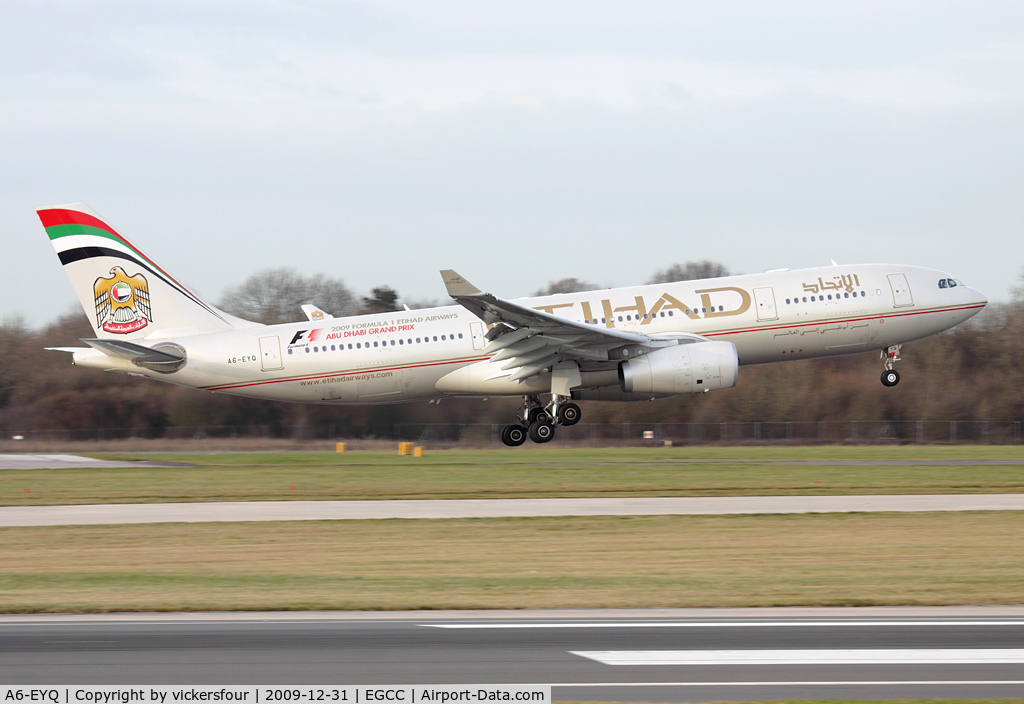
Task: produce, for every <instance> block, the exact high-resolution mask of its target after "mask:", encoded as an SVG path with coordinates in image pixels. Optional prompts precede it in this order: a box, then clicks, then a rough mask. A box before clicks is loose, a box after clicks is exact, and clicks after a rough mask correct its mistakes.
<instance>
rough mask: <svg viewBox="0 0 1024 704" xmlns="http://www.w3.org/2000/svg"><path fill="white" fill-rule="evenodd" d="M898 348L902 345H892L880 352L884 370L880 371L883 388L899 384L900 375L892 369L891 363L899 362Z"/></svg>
mask: <svg viewBox="0 0 1024 704" xmlns="http://www.w3.org/2000/svg"><path fill="white" fill-rule="evenodd" d="M900 347H902V345H892V346H891V347H889V349H887V350H884V351H883V352H882V358H883V359H884V360H885V369H884V371H882V385H883V386H896V384H898V383H900V373H899V372H898V371H896V370H895V369H893V368H892V365H893V362H898V361H900Z"/></svg>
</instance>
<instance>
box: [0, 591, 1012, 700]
mask: <svg viewBox="0 0 1024 704" xmlns="http://www.w3.org/2000/svg"><path fill="white" fill-rule="evenodd" d="M595 653H597V654H603V655H601V656H598V657H595ZM608 653H615V654H618V655H617V657H618V658H619V661H620V662H623V658H625V661H627V662H628V664H606V663H607V662H612V659H609V658H608V657H606V655H607V654H608ZM652 654H653V655H652ZM655 662H661V663H663V664H654V663H655ZM684 663H685V664H684ZM0 681H3V682H4V683H5V684H12V685H13V684H30V683H31V684H54V685H57V684H111V685H114V684H117V685H130V684H154V685H157V684H174V683H181V682H188V683H192V684H325V685H326V684H337V685H340V684H346V685H359V684H550V685H553V687H554V689H553V696H554V698H555V699H556V700H558V699H562V700H564V699H577V700H604V701H711V700H729V699H783V698H809V697H832V698H855V697H856V698H898V697H915V698H916V697H920V698H925V697H979V698H980V697H1009V696H1019V695H1020V693H1021V691H1024V609H1022V608H1020V607H1005V608H1001V607H992V608H973V609H972V608H970V607H966V608H965V607H951V608H916V609H915V608H889V609H764V610H755V609H749V610H748V609H718V610H643V611H634V612H623V611H618V612H601V611H596V610H595V611H585V612H566V611H562V612H462V613H452V612H444V613H430V612H424V613H417V612H403V613H395V614H365V613H362V614H360V613H356V614H346V613H320V614H318V613H292V614H286V613H272V614H257V613H253V614H195V615H190V614H134V615H133V614H125V615H87V616H81V617H71V616H59V615H56V616H4V617H0Z"/></svg>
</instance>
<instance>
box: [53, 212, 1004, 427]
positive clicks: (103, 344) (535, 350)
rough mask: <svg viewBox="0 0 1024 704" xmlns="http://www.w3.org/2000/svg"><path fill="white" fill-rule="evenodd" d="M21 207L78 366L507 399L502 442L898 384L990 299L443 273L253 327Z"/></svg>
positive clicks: (923, 276)
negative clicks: (524, 282) (832, 388)
mask: <svg viewBox="0 0 1024 704" xmlns="http://www.w3.org/2000/svg"><path fill="white" fill-rule="evenodd" d="M37 212H38V215H39V218H40V220H41V221H42V224H43V227H44V228H45V230H46V233H47V235H48V236H49V238H50V241H51V242H52V243H53V246H54V248H55V249H56V251H57V255H58V257H59V259H60V261H61V264H62V265H63V266H64V270H65V271H66V272H67V275H68V277H69V278H70V279H71V283H72V286H73V287H74V289H75V293H76V294H77V295H78V298H79V299H80V301H81V303H82V307H83V308H84V309H85V312H86V315H87V316H88V317H89V320H90V323H91V324H92V327H93V330H94V333H95V337H93V338H85V339H82V342H84V343H86V344H87V345H88V347H59V348H48V349H55V350H58V351H62V352H69V353H71V354H72V360H73V363H74V364H76V365H78V366H83V367H93V368H96V369H103V370H106V371H117V372H125V373H128V374H133V375H138V376H144V377H148V378H150V379H157V380H159V381H168V382H171V383H174V384H180V385H183V386H190V387H193V388H198V389H205V390H208V391H213V392H219V393H229V394H238V395H241V396H250V397H254V398H262V399H272V400H276V401H296V402H304V403H320V404H382V403H400V402H407V401H418V400H427V399H429V400H434V401H438V400H439V399H442V398H446V397H453V396H466V397H490V396H516V397H522V398H523V405H522V407H521V408H520V409H519V410H518V411H517V412H516V413H515V419H514V421H513V422H512V423H510V424H509V425H507V426H505V427H504V429H503V430H502V433H501V439H502V441H503V442H504V443H505V444H506V445H508V446H512V447H514V446H518V445H522V444H523V443H524V442H526V440H527V438H529V439H530V440H532V441H534V442H537V443H545V442H549V441H550V440H552V439H553V438H554V436H555V430H556V428H558V427H560V426H571V425H574V424H576V423H578V422H579V421H580V418H581V410H580V407H579V405H577V404H576V403H575V401H579V400H598V401H648V400H654V399H658V398H666V397H669V396H675V395H678V394H697V393H707V392H710V391H718V390H722V389H729V388H732V387H734V386H735V385H736V383H737V378H738V374H739V368H740V366H743V365H748V364H765V363H768V362H780V361H790V360H797V359H810V358H816V357H833V356H838V355H847V354H855V353H859V352H864V351H868V350H880V354H881V359H882V383H883V384H884V385H885V386H889V387H892V386H896V384H898V383H899V380H900V375H899V373H898V372H897V371H896V369H895V368H894V366H893V365H894V363H895V362H896V361H898V360H899V359H900V357H899V353H900V348H901V346H902V345H904V344H906V343H907V342H910V341H913V340H918V339H921V338H924V337H927V336H929V335H934V334H936V333H939V332H941V331H943V330H948V329H950V328H952V327H954V326H955V325H959V324H960V323H962V322H964V321H965V320H967V319H969V318H970V317H972V316H973V315H975V314H977V313H978V312H979V311H980V310H981V309H982V308H984V307H985V305H986V304H987V302H988V301H987V299H986V298H985V296H984V295H982V293H981V292H980V291H978V290H976V289H974V288H972V287H971V286H967V285H965V284H964V283H963V282H961V281H960V280H959V279H955V278H953V277H951V276H950V275H949V274H946V273H944V272H941V271H937V270H935V269H927V268H923V267H918V266H899V265H891V264H858V265H849V266H840V265H836V264H835V262H832V266H827V267H819V268H814V269H799V270H793V271H790V270H788V269H775V270H772V271H768V272H766V273H764V274H750V275H743V276H727V277H721V278H714V279H704V280H699V281H680V282H676V283H664V284H650V285H645V286H631V287H625V288H614V289H605V290H597V291H586V292H582V293H564V294H555V295H550V296H534V297H527V298H518V299H514V300H510V299H504V298H499V297H497V296H494V295H492V294H490V293H485V292H484V291H482V290H480V289H478V288H477V287H475V286H473V285H472V284H471V283H469V282H468V281H467V280H466V279H464V278H463V277H461V276H460V275H459V274H457V273H456V272H454V271H452V270H443V271H441V277H442V280H443V282H444V285H445V287H446V289H447V292H448V295H449V296H451V298H452V299H453V300H454V301H455V305H448V306H442V307H436V308H425V309H421V310H404V311H396V312H393V313H375V314H371V315H356V316H346V317H338V318H336V317H333V316H331V315H330V314H329V313H326V312H325V311H323V310H320V309H319V308H318V307H316V306H315V305H314V304H313V303H310V304H307V305H304V306H303V307H302V308H303V312H304V313H305V314H306V320H304V321H302V322H295V323H284V324H280V325H263V324H260V323H255V322H251V321H247V320H242V319H240V318H237V317H235V316H232V315H229V314H228V313H225V312H224V311H221V310H218V309H217V308H216V307H214V306H212V305H210V304H209V303H207V302H205V301H203V300H202V299H201V298H200V297H199V296H197V295H196V294H194V293H193V292H192V291H190V290H189V289H188V288H186V287H185V286H184V285H183V284H181V283H180V282H179V281H178V280H177V279H175V278H174V277H173V276H171V275H170V274H169V273H168V272H167V271H165V270H164V269H163V268H161V267H160V265H158V264H157V263H156V262H154V261H153V260H152V259H150V258H149V257H147V256H146V255H145V254H143V252H142V251H141V250H140V249H139V248H138V247H136V246H135V245H133V244H132V243H131V242H129V241H128V240H127V239H126V238H125V237H123V236H122V235H121V234H119V233H118V232H117V231H116V230H115V229H114V228H113V227H111V226H110V225H108V224H107V223H106V221H104V220H103V219H102V218H100V216H99V215H97V214H96V213H95V212H93V211H92V210H91V209H89V207H88V206H86V205H84V204H81V203H75V204H70V205H57V206H52V207H47V208H41V209H39V210H38V211H37ZM542 396H544V397H546V400H542V399H541V397H542Z"/></svg>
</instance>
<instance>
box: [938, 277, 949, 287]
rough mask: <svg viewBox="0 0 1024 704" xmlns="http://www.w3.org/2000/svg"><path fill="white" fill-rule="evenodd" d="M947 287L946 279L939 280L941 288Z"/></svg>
mask: <svg viewBox="0 0 1024 704" xmlns="http://www.w3.org/2000/svg"><path fill="white" fill-rule="evenodd" d="M946 285H947V284H946V280H945V279H939V288H946Z"/></svg>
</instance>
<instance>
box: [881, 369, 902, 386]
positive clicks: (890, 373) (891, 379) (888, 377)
mask: <svg viewBox="0 0 1024 704" xmlns="http://www.w3.org/2000/svg"><path fill="white" fill-rule="evenodd" d="M898 383H900V373H899V372H898V371H896V370H895V369H886V370H885V371H884V372H882V384H883V385H884V386H896V384H898Z"/></svg>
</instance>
